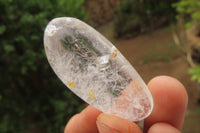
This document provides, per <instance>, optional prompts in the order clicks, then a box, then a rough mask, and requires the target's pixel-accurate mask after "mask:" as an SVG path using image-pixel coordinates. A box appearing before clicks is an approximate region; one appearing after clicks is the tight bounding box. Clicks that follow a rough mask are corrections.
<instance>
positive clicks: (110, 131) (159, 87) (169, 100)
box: [64, 76, 188, 133]
mask: <svg viewBox="0 0 200 133" xmlns="http://www.w3.org/2000/svg"><path fill="white" fill-rule="evenodd" d="M148 88H149V90H150V92H151V94H152V96H153V99H154V109H153V111H152V113H151V115H150V116H149V117H147V118H146V119H145V120H144V129H143V131H142V130H141V129H140V127H139V126H138V123H134V122H131V121H128V120H125V119H122V118H119V117H116V116H112V115H108V114H104V113H102V112H100V111H99V110H97V109H95V108H94V107H92V106H88V107H86V108H85V109H84V110H83V111H82V112H81V113H79V114H76V115H75V116H73V117H72V118H71V119H70V120H69V122H68V123H67V125H66V128H65V131H64V132H65V133H180V132H181V128H182V126H183V122H184V116H185V111H186V108H187V103H188V95H187V92H186V90H185V88H184V86H183V85H182V84H181V83H180V82H179V81H178V80H176V79H174V78H172V77H168V76H159V77H155V78H153V79H152V80H151V81H150V82H149V83H148Z"/></svg>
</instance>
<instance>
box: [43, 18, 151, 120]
mask: <svg viewBox="0 0 200 133" xmlns="http://www.w3.org/2000/svg"><path fill="white" fill-rule="evenodd" d="M44 47H45V52H46V55H47V58H48V61H49V63H50V65H51V67H52V68H53V70H54V72H55V73H56V75H57V76H58V77H59V78H60V80H61V81H62V82H63V83H64V84H65V85H66V86H67V87H68V88H69V89H70V90H71V91H72V92H74V93H75V94H76V95H78V96H79V97H80V98H82V99H83V100H84V101H85V102H87V103H88V104H91V105H93V106H94V107H96V108H97V109H99V110H101V111H102V112H104V113H108V114H112V115H115V116H119V117H122V118H124V119H128V120H130V121H139V120H142V119H144V118H146V117H147V116H148V115H149V114H150V113H151V112H152V108H153V99H152V96H151V94H150V92H149V90H148V88H147V86H146V84H145V83H144V81H143V80H142V79H141V77H140V76H139V74H138V73H137V72H136V71H135V69H134V68H133V67H132V66H131V64H130V63H129V62H128V61H127V60H126V59H125V58H124V56H123V55H122V54H121V53H120V51H119V50H118V49H117V48H116V47H115V46H114V45H113V44H112V43H110V42H109V41H108V40H107V39H106V38H105V37H103V36H102V35H101V34H100V33H99V32H97V31H96V30H95V29H93V28H92V27H91V26H89V25H87V24H86V23H84V22H82V21H80V20H78V19H76V18H71V17H61V18H55V19H53V20H52V21H51V22H49V24H48V25H47V27H46V29H45V33H44Z"/></svg>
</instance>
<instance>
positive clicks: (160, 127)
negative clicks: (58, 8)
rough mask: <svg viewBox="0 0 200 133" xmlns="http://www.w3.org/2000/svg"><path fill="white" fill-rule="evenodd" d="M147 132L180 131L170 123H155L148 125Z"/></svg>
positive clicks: (177, 132) (165, 132)
mask: <svg viewBox="0 0 200 133" xmlns="http://www.w3.org/2000/svg"><path fill="white" fill-rule="evenodd" d="M148 133H180V131H179V130H178V129H176V128H175V127H173V126H172V125H170V124H167V123H156V124H154V125H153V126H151V127H150V129H149V131H148Z"/></svg>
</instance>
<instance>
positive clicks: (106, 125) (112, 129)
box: [96, 113, 142, 133]
mask: <svg viewBox="0 0 200 133" xmlns="http://www.w3.org/2000/svg"><path fill="white" fill-rule="evenodd" d="M96 123H97V127H98V130H99V133H142V131H141V129H140V128H139V126H138V125H137V124H136V123H133V122H131V121H128V120H125V119H123V118H119V117H116V116H112V115H108V114H105V113H102V114H100V115H99V116H98V118H97V121H96Z"/></svg>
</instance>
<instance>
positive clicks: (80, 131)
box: [65, 105, 101, 133]
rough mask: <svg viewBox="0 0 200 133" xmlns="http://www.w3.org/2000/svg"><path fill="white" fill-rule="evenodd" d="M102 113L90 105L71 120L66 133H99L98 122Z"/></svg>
mask: <svg viewBox="0 0 200 133" xmlns="http://www.w3.org/2000/svg"><path fill="white" fill-rule="evenodd" d="M100 113H101V112H100V111H99V110H97V109H96V108H94V107H92V106H90V105H89V106H88V107H87V108H85V109H84V110H83V111H82V112H81V113H80V114H77V115H75V116H73V117H72V118H71V119H70V120H69V122H68V124H67V126H66V128H65V133H98V130H97V126H96V120H97V116H98V115H99V114H100Z"/></svg>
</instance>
